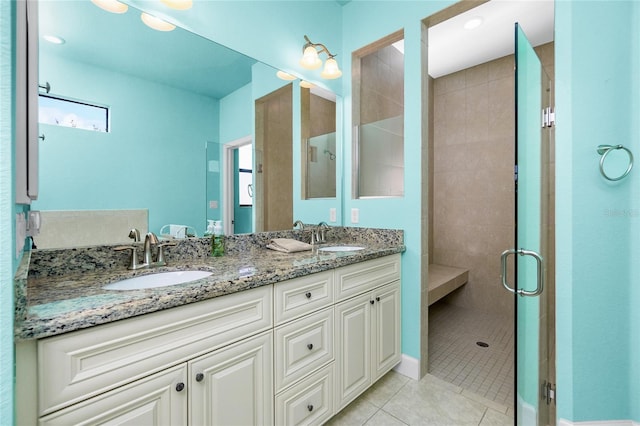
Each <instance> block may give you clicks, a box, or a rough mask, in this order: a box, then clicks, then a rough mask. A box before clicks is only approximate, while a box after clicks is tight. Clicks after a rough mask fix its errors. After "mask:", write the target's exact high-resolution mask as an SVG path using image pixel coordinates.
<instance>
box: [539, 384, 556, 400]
mask: <svg viewBox="0 0 640 426" xmlns="http://www.w3.org/2000/svg"><path fill="white" fill-rule="evenodd" d="M541 396H542V400H543V401H545V402H546V403H547V405H551V401H553V403H554V404H555V402H556V385H555V384H553V383H549V382H547V381H546V380H545V381H544V382H543V383H542V395H541Z"/></svg>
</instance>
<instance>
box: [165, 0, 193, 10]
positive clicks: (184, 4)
mask: <svg viewBox="0 0 640 426" xmlns="http://www.w3.org/2000/svg"><path fill="white" fill-rule="evenodd" d="M162 3H164V4H166V5H167V6H169V7H170V8H171V9H177V10H187V9H191V7H192V6H193V0H162Z"/></svg>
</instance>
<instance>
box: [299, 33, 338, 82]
mask: <svg viewBox="0 0 640 426" xmlns="http://www.w3.org/2000/svg"><path fill="white" fill-rule="evenodd" d="M304 39H305V40H306V43H305V45H304V46H302V59H300V65H302V67H303V68H306V69H308V70H316V69H318V68H320V67H321V66H322V60H321V59H320V56H319V54H320V53H322V52H324V53H326V55H327V56H328V58H327V60H326V62H325V63H324V69H323V70H322V72H321V73H320V76H321V77H322V78H326V79H330V80H333V79H334V78H339V77H340V76H342V71H340V68H339V67H338V62H337V61H336V60H335V59H334V57H335V56H336V55H333V54H331V52H329V49H327V47H326V46H325V45H324V44H321V43H312V42H311V40H309V37H307V36H306V35H305V36H304ZM318 48H319V49H318Z"/></svg>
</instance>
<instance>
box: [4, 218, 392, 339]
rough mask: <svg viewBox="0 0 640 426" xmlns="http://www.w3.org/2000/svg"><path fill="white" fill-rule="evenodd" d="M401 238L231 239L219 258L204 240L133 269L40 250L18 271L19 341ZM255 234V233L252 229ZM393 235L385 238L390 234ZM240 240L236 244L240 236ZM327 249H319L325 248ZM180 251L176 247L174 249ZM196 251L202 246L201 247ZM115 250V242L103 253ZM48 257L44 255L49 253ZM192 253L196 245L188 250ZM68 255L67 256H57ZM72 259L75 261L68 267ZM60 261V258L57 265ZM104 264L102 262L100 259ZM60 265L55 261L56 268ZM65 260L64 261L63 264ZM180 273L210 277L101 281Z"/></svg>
mask: <svg viewBox="0 0 640 426" xmlns="http://www.w3.org/2000/svg"><path fill="white" fill-rule="evenodd" d="M397 232H400V238H399V239H398V238H395V236H394V237H393V238H379V237H380V236H379V235H375V232H374V233H373V234H371V235H369V238H365V239H358V238H353V236H352V237H351V238H343V239H342V240H336V241H332V242H331V243H329V244H327V245H341V244H344V245H361V246H363V247H365V248H364V249H363V250H358V251H350V252H323V251H318V250H316V249H314V250H313V251H305V252H298V253H280V252H276V251H273V250H270V249H268V248H265V247H264V246H265V244H264V239H265V238H269V237H273V235H266V236H262V240H260V241H256V240H255V239H254V240H253V241H250V242H249V243H248V244H246V242H243V243H242V244H236V245H235V246H234V245H233V244H234V241H228V242H229V243H231V244H230V247H231V249H230V250H228V253H227V254H225V256H222V257H210V256H207V255H206V248H207V247H208V246H207V244H208V240H207V239H199V240H202V241H199V242H198V243H199V244H200V245H201V246H202V247H204V248H205V252H204V253H205V254H204V255H203V252H202V249H200V252H199V253H195V254H196V255H187V254H185V253H183V254H182V255H180V256H178V255H174V256H167V263H168V265H167V266H164V267H158V268H152V269H142V270H136V271H130V270H127V269H126V266H125V265H126V261H125V262H122V257H121V256H122V255H121V254H119V256H120V257H119V258H117V259H118V260H117V261H115V262H111V263H113V264H111V263H109V262H105V263H106V264H107V265H106V266H105V265H98V266H96V263H97V262H95V257H96V256H97V255H96V254H95V253H94V252H95V250H94V252H91V253H92V254H91V256H89V255H88V254H87V253H89V251H87V253H85V252H83V251H82V250H75V249H74V251H72V253H70V254H69V256H72V257H70V258H69V259H66V258H64V257H65V256H66V255H67V253H65V254H64V255H60V254H59V252H56V256H53V254H52V255H50V257H49V258H47V257H46V256H44V255H43V254H42V253H38V252H39V251H36V252H34V254H31V253H28V254H25V256H24V257H25V259H23V263H22V264H21V267H20V268H19V270H18V272H17V274H16V323H15V339H16V340H29V339H39V338H44V337H49V336H55V335H59V334H62V333H66V332H70V331H74V330H79V329H83V328H88V327H92V326H95V325H99V324H106V323H109V322H112V321H116V320H120V319H125V318H130V317H134V316H137V315H143V314H146V313H150V312H155V311H160V310H163V309H168V308H172V307H176V306H181V305H185V304H188V303H193V302H199V301H202V300H206V299H211V298H214V297H218V296H223V295H226V294H231V293H235V292H238V291H243V290H248V289H252V288H256V287H259V286H263V285H269V284H273V283H276V282H279V281H284V280H288V279H292V278H297V277H301V276H304V275H308V274H312V273H316V272H321V271H325V270H330V269H334V268H337V267H340V266H345V265H349V264H353V263H358V262H362V261H365V260H369V259H374V258H377V257H382V256H387V255H391V254H395V253H401V252H403V251H404V245H403V242H402V237H403V236H402V234H401V231H397ZM253 235H256V234H252V236H253ZM387 236H388V235H387ZM276 237H282V235H277V236H276ZM235 243H237V241H235ZM320 247H322V246H320ZM177 251H179V250H178V249H176V252H177ZM196 251H197V250H196ZM103 252H104V253H107V254H108V255H111V254H112V253H113V247H110V248H107V249H105V250H104V251H103ZM45 254H46V253H45ZM191 254H194V253H193V250H191ZM59 258H63V259H59ZM70 259H75V260H76V262H77V263H78V265H75V267H72V266H69V264H70V263H73V262H72V261H71V260H70ZM55 260H59V262H58V263H56V262H55ZM98 263H99V262H98ZM56 265H57V266H56ZM62 265H64V266H62ZM177 270H202V271H209V272H212V273H213V274H212V275H211V276H210V277H207V278H202V279H199V280H196V281H191V282H188V283H184V284H178V285H172V286H166V287H158V288H151V289H142V290H105V289H103V286H104V285H106V284H109V283H112V282H116V281H120V280H122V279H125V278H130V277H133V276H140V275H146V274H153V273H158V272H165V271H177Z"/></svg>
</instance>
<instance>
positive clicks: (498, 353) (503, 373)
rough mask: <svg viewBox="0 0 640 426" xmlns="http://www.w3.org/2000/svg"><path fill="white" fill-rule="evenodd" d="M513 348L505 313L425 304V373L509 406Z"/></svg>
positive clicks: (511, 326)
mask: <svg viewBox="0 0 640 426" xmlns="http://www.w3.org/2000/svg"><path fill="white" fill-rule="evenodd" d="M477 342H480V343H483V344H487V345H488V347H482V346H479V345H478V344H477ZM514 348H515V346H514V332H513V318H511V317H509V316H504V315H495V314H491V313H486V312H481V311H474V310H470V309H467V308H461V307H458V306H454V305H450V304H447V303H442V302H441V303H435V304H433V305H431V306H430V307H429V374H432V375H434V376H436V377H438V378H440V379H442V380H444V381H447V382H449V383H452V384H454V385H456V386H460V387H461V388H462V389H465V390H468V391H470V392H473V393H474V394H477V395H480V396H482V397H484V398H486V399H488V400H490V401H494V402H496V403H498V404H501V405H505V406H507V407H511V408H512V407H513V398H514V388H513V387H514V358H513V357H514Z"/></svg>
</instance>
